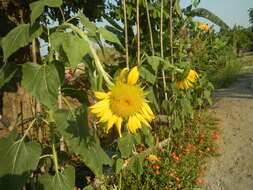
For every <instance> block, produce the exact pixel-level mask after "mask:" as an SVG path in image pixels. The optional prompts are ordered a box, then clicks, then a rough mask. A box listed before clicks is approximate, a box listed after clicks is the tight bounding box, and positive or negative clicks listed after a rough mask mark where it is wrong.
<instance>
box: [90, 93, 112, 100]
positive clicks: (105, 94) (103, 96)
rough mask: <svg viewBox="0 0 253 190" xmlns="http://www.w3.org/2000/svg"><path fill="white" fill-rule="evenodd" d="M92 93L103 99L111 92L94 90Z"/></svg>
mask: <svg viewBox="0 0 253 190" xmlns="http://www.w3.org/2000/svg"><path fill="white" fill-rule="evenodd" d="M94 94H95V96H96V97H97V98H98V99H105V98H108V97H109V95H110V94H111V93H110V92H108V93H105V92H94Z"/></svg>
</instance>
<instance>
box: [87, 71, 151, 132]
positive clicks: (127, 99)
mask: <svg viewBox="0 0 253 190" xmlns="http://www.w3.org/2000/svg"><path fill="white" fill-rule="evenodd" d="M126 76H127V77H126ZM138 79H139V72H138V70H137V67H134V68H132V69H131V70H130V71H129V72H128V69H127V68H125V69H123V70H122V71H121V72H120V74H119V77H118V80H117V81H116V83H115V85H114V86H113V87H112V88H111V89H110V91H109V92H95V96H96V97H97V99H98V100H99V101H98V102H97V103H96V104H94V105H92V106H91V107H90V110H91V112H92V113H93V114H95V115H96V116H97V117H98V118H99V121H98V122H97V123H106V124H107V125H106V132H109V130H110V129H111V128H112V127H113V126H114V125H115V126H116V127H117V130H118V133H119V136H120V137H121V136H122V135H121V127H122V124H123V122H124V121H126V126H127V128H128V130H129V131H130V132H131V133H136V131H137V129H139V128H141V127H142V124H144V125H146V126H149V127H150V124H149V122H151V121H152V120H153V119H154V114H153V112H152V110H151V109H150V107H149V105H148V103H147V100H146V99H145V94H144V91H143V89H142V88H140V87H139V85H138V84H137V81H138Z"/></svg>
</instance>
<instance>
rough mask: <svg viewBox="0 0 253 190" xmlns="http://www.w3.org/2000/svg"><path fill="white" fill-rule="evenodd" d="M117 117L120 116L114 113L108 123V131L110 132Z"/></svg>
mask: <svg viewBox="0 0 253 190" xmlns="http://www.w3.org/2000/svg"><path fill="white" fill-rule="evenodd" d="M117 119H118V118H117V116H116V115H112V118H111V119H110V120H109V121H108V123H107V128H106V133H108V132H109V130H110V129H111V128H112V127H113V124H114V123H115V122H116V121H117Z"/></svg>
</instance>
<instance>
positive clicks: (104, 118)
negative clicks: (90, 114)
mask: <svg viewBox="0 0 253 190" xmlns="http://www.w3.org/2000/svg"><path fill="white" fill-rule="evenodd" d="M111 118H112V112H111V110H110V109H107V110H106V111H105V112H104V113H103V115H102V117H101V118H100V120H99V121H98V122H97V123H101V122H102V123H104V122H107V121H109V120H110V119H111Z"/></svg>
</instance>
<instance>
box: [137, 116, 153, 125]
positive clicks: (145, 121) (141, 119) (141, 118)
mask: <svg viewBox="0 0 253 190" xmlns="http://www.w3.org/2000/svg"><path fill="white" fill-rule="evenodd" d="M136 117H137V118H138V119H139V120H140V121H141V122H142V123H143V124H144V125H146V126H148V127H150V128H151V126H150V124H149V123H148V122H147V120H146V119H144V118H143V117H142V115H141V114H136Z"/></svg>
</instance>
